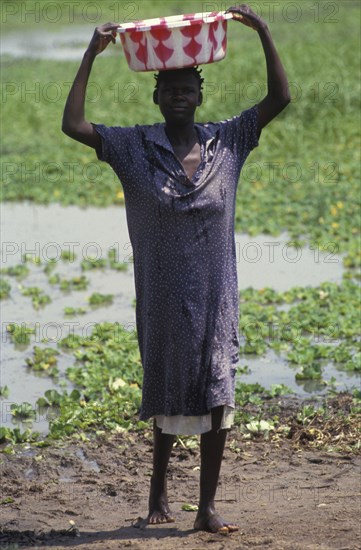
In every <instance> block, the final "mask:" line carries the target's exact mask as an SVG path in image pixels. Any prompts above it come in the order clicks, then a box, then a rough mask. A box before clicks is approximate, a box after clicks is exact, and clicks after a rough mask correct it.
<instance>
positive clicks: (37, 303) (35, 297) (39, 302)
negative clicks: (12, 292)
mask: <svg viewBox="0 0 361 550" xmlns="http://www.w3.org/2000/svg"><path fill="white" fill-rule="evenodd" d="M20 291H21V293H22V295H23V296H31V302H32V304H33V307H34V309H40V308H41V307H43V306H45V305H46V304H50V302H51V298H50V296H49V295H48V294H45V292H44V291H43V290H42V289H41V288H39V287H37V286H29V287H23V286H20Z"/></svg>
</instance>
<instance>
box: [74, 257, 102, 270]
mask: <svg viewBox="0 0 361 550" xmlns="http://www.w3.org/2000/svg"><path fill="white" fill-rule="evenodd" d="M80 267H81V269H82V271H91V270H93V269H105V268H106V267H107V261H106V260H105V259H104V258H94V259H85V260H82V262H81V264H80Z"/></svg>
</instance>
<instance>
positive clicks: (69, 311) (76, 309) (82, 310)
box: [64, 307, 88, 316]
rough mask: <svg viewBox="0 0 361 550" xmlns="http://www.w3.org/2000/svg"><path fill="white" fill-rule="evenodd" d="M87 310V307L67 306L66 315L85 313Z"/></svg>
mask: <svg viewBox="0 0 361 550" xmlns="http://www.w3.org/2000/svg"><path fill="white" fill-rule="evenodd" d="M87 311H88V310H87V309H86V308H85V307H65V308H64V315H68V316H71V315H84V314H85V313H87Z"/></svg>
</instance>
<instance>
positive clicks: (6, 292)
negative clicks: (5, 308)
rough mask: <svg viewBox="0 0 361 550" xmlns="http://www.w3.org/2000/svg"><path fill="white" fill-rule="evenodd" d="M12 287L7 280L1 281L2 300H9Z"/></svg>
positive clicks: (0, 297)
mask: <svg viewBox="0 0 361 550" xmlns="http://www.w3.org/2000/svg"><path fill="white" fill-rule="evenodd" d="M10 290H11V285H10V283H8V281H6V280H5V279H3V278H1V279H0V300H4V299H5V298H9V296H10Z"/></svg>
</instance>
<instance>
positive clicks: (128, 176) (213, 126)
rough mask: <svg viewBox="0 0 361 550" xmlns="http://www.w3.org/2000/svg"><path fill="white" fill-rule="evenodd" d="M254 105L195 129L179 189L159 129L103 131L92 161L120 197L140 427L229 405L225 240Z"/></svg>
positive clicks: (232, 283) (231, 300) (233, 352)
mask: <svg viewBox="0 0 361 550" xmlns="http://www.w3.org/2000/svg"><path fill="white" fill-rule="evenodd" d="M257 118H258V110H257V106H254V107H252V108H250V109H248V110H246V111H244V112H243V113H241V115H239V116H235V117H233V118H231V119H229V120H224V121H221V122H217V123H207V124H204V123H196V124H195V128H196V130H197V133H198V136H199V140H200V145H201V163H200V165H199V167H198V169H197V171H196V173H195V174H194V175H193V177H192V179H191V180H189V179H188V177H187V175H186V173H185V171H184V169H183V166H182V164H181V163H180V161H179V160H178V158H177V157H176V156H175V154H174V151H173V148H172V146H171V144H170V142H169V140H168V138H167V135H166V133H165V123H157V124H154V125H150V126H148V125H147V126H140V125H136V126H134V127H124V128H123V127H106V126H104V125H101V124H99V125H98V124H95V125H94V127H95V129H96V130H97V132H98V133H99V134H100V135H101V137H102V149H101V151H97V155H98V158H99V159H101V160H103V161H106V162H108V163H109V164H110V166H111V167H112V168H113V170H114V171H115V173H116V174H117V175H118V177H119V179H120V181H121V183H122V186H123V190H124V198H125V206H126V215H127V222H128V229H129V236H130V240H131V244H132V247H133V257H134V277H135V290H136V323H137V333H138V341H139V348H140V354H141V359H142V365H143V369H144V379H143V395H142V406H141V411H140V418H141V419H143V420H145V419H148V418H150V417H152V416H155V415H166V416H171V415H184V416H198V415H205V414H208V413H209V412H210V409H212V408H213V407H217V406H220V405H228V406H230V407H233V406H234V380H235V371H236V364H237V361H238V350H239V341H238V316H239V310H238V307H239V302H238V287H237V269H236V251H235V241H234V212H235V198H236V189H237V184H238V180H239V176H240V172H241V168H242V166H243V164H244V162H245V160H246V158H247V156H248V154H249V153H250V151H251V150H252V149H253V148H254V147H256V146H257V145H258V139H257Z"/></svg>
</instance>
